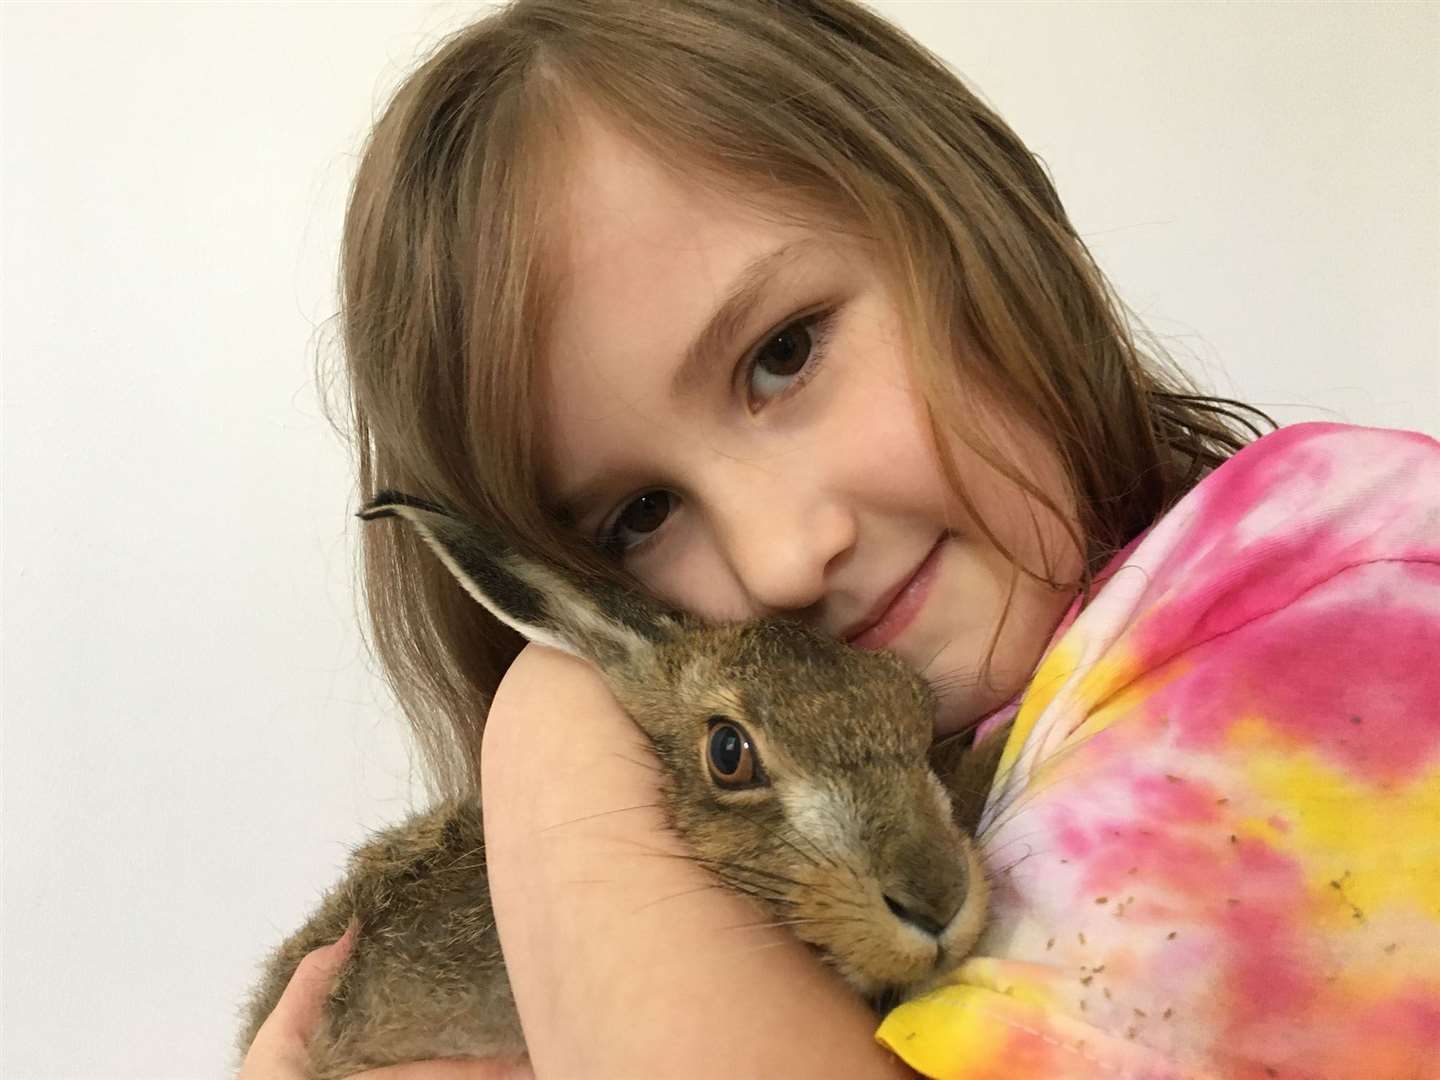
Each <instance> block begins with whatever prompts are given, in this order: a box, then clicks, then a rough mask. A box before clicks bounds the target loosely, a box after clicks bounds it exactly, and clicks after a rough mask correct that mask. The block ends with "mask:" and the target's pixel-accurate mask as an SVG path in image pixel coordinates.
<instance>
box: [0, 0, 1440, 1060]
mask: <svg viewBox="0 0 1440 1080" xmlns="http://www.w3.org/2000/svg"><path fill="white" fill-rule="evenodd" d="M876 6H877V7H878V8H880V9H881V10H882V11H883V12H885V13H886V14H888V15H890V16H891V17H892V18H894V19H896V20H897V21H898V22H900V23H901V24H902V25H904V26H906V27H907V28H909V29H910V30H912V31H913V32H915V33H916V34H917V35H918V36H919V37H920V38H921V40H923V41H925V42H927V43H929V44H930V45H931V47H933V48H934V49H936V50H937V51H938V52H940V53H941V54H942V55H944V56H945V57H946V58H947V59H949V60H950V61H952V62H953V63H954V64H955V65H956V66H957V67H958V68H959V69H960V70H961V71H962V72H963V73H964V74H965V76H966V77H967V78H968V79H969V81H970V82H971V84H972V85H973V86H975V87H977V88H978V89H979V90H980V91H981V92H982V93H983V94H984V95H985V96H986V98H987V99H988V100H990V101H991V102H992V103H993V104H994V105H996V106H997V107H998V109H999V110H1000V112H1001V113H1002V115H1004V116H1005V117H1006V118H1007V119H1008V120H1009V121H1010V122H1011V123H1012V125H1013V126H1014V127H1015V128H1016V129H1017V130H1018V131H1019V132H1020V134H1021V135H1022V137H1024V138H1026V139H1027V141H1028V142H1029V143H1030V145H1031V146H1032V148H1033V149H1034V150H1035V151H1036V152H1037V153H1039V154H1040V155H1041V156H1042V157H1043V158H1044V159H1045V160H1046V161H1047V162H1048V164H1049V166H1050V168H1051V169H1052V171H1053V173H1054V175H1055V178H1056V181H1057V183H1058V186H1059V189H1060V192H1061V195H1062V197H1063V198H1064V199H1065V201H1066V204H1067V206H1068V208H1069V210H1070V212H1071V214H1072V217H1073V218H1074V220H1075V222H1076V224H1077V227H1078V228H1079V229H1080V231H1081V232H1082V233H1083V234H1084V235H1086V237H1087V238H1088V239H1089V240H1090V241H1091V243H1092V245H1093V247H1094V250H1095V252H1096V255H1097V257H1098V258H1099V260H1100V262H1101V265H1102V266H1103V267H1105V268H1106V269H1107V270H1108V271H1109V272H1110V273H1111V274H1112V276H1113V278H1114V279H1115V281H1116V283H1117V285H1118V287H1119V289H1120V292H1121V294H1122V295H1123V296H1124V297H1126V299H1127V300H1129V301H1130V303H1131V304H1132V306H1134V307H1135V308H1136V309H1137V310H1138V311H1139V312H1140V313H1141V315H1142V316H1143V317H1144V318H1146V319H1147V320H1148V322H1149V323H1150V325H1151V326H1152V327H1153V328H1154V329H1155V330H1157V331H1158V332H1160V333H1161V334H1163V335H1166V336H1167V339H1168V340H1169V343H1170V344H1171V345H1173V346H1174V347H1176V348H1177V349H1178V350H1179V351H1180V353H1181V355H1182V356H1183V355H1187V354H1188V355H1189V357H1190V360H1191V363H1192V366H1193V367H1194V368H1195V370H1197V371H1198V373H1199V374H1200V375H1201V376H1202V378H1204V379H1205V380H1206V381H1207V382H1208V383H1209V384H1210V385H1211V386H1212V387H1213V388H1215V389H1218V390H1220V391H1222V392H1227V393H1232V394H1235V395H1238V396H1241V397H1244V398H1247V399H1250V400H1252V401H1255V402H1258V403H1261V404H1263V405H1265V406H1266V407H1268V408H1270V409H1271V410H1272V411H1273V412H1274V413H1275V415H1276V416H1277V417H1279V418H1281V419H1283V420H1285V421H1296V420H1303V419H1316V418H1328V419H1339V420H1348V421H1353V422H1358V423H1366V424H1380V425H1391V426H1401V427H1411V428H1418V429H1421V430H1425V431H1428V432H1430V433H1432V434H1440V317H1437V300H1440V163H1437V144H1440V6H1436V5H1434V4H1420V3H1415V4H1407V3H1399V4H1374V5H1370V4H1366V5H1331V4H1308V3H1302V4H1286V5H1275V6H1253V5H1249V4H1228V5H1223V6H1221V5H1215V6H1211V5H1204V4H1196V5H1187V4H1175V5H1138V4H1137V5H1119V4H1092V3H1065V4H1048V3H1047V4H1026V5H1021V4H963V5H962V4H958V3H945V2H931V3H926V2H911V3H879V4H876ZM479 10H480V7H479V6H478V5H475V4H460V3H443V4H442V3H415V4H408V3H349V4H301V3H291V4H269V5H265V6H259V5H231V4H226V5H220V4H206V5H191V6H179V5H155V6H151V5H141V4H122V3H104V4H77V3H70V4H63V5H62V4H19V3H11V4H9V5H7V6H5V7H4V9H3V11H0V17H3V23H0V26H3V65H0V67H3V83H0V89H3V145H4V172H3V179H4V188H3V203H4V215H3V226H4V236H3V257H4V262H3V288H4V293H3V306H0V317H3V320H4V322H3V379H4V382H3V405H4V415H3V447H4V458H3V467H4V477H3V482H4V487H3V492H4V507H3V508H4V538H3V541H4V547H3V562H4V566H3V575H4V576H3V588H4V595H3V605H0V611H3V618H4V623H3V649H4V654H3V658H4V669H3V695H4V697H3V707H4V713H3V718H4V726H3V735H0V740H3V741H0V752H3V759H0V760H3V783H0V790H3V804H0V810H3V819H0V820H3V860H4V862H3V923H0V932H3V936H0V948H3V954H0V971H3V995H0V1025H3V1027H0V1040H3V1043H0V1074H3V1075H4V1076H5V1077H9V1078H16V1080H22V1078H25V1080H28V1078H32V1077H33V1078H41V1077H65V1078H71V1077H115V1078H119V1077H136V1078H141V1077H143V1078H164V1077H218V1076H221V1075H223V1074H224V1072H225V1067H226V1061H227V1055H228V1050H229V1045H230V1040H231V1038H232V1035H233V1031H234V1028H235V1021H234V1015H233V1010H234V1009H235V1007H236V1005H237V1003H238V1002H239V1000H240V999H241V996H242V993H243V991H244V989H245V987H246V986H247V984H248V983H249V981H250V980H251V978H252V976H253V974H254V971H255V965H256V963H257V962H258V961H259V959H260V958H261V956H262V955H263V954H264V952H265V950H266V949H267V948H268V947H269V946H270V945H271V944H272V943H273V942H274V941H276V940H278V939H279V937H281V936H282V935H283V934H284V933H285V932H287V931H288V930H289V929H291V928H293V927H294V926H296V925H297V924H298V923H299V921H300V920H301V919H302V918H303V916H304V915H305V913H306V912H307V910H308V908H309V907H310V905H311V904H312V903H313V901H314V899H315V898H316V896H317V895H318V893H319V891H320V890H321V889H322V888H323V887H325V886H326V885H327V884H329V883H330V882H331V881H332V879H333V878H334V877H335V875H336V873H337V871H338V868H339V866H340V864H341V862H342V860H343V858H344V855H345V850H346V845H347V844H348V843H351V842H354V841H356V840H357V839H358V838H359V837H360V836H361V835H362V834H363V833H364V832H365V831H366V830H369V829H371V828H374V827H376V826H379V825H381V824H383V823H386V822H389V821H393V820H396V819H398V818H399V817H400V816H402V815H403V814H404V812H405V811H406V809H407V807H408V805H409V799H410V797H411V794H412V791H413V793H414V794H415V795H416V796H417V797H419V796H420V793H421V788H420V786H419V784H418V782H416V783H414V784H413V785H412V780H413V779H414V774H413V772H412V769H411V767H410V764H409V760H408V757H407V752H406V749H405V746H406V743H405V740H404V736H403V734H402V731H401V727H400V723H399V721H398V719H397V716H396V710H395V709H394V708H393V706H392V704H391V702H390V701H389V698H388V695H387V693H386V691H385V690H384V689H383V687H382V686H381V684H380V683H379V681H378V680H377V678H376V676H375V675H374V673H373V672H372V670H371V666H370V664H369V662H368V660H367V659H366V657H365V655H364V651H363V648H362V647H361V645H360V643H359V638H358V636H357V632H356V611H355V599H354V594H353V591H352V569H351V558H352V552H353V549H354V543H355V537H356V529H355V524H354V523H352V521H351V519H350V518H349V517H348V513H349V511H350V510H351V509H353V505H354V498H353V495H352V491H351V481H350V475H349V461H348V458H347V454H346V452H345V450H344V448H343V447H342V445H341V444H340V442H339V441H338V439H337V438H336V437H335V436H334V435H333V434H332V433H331V431H330V430H329V429H328V428H327V427H326V425H325V423H324V422H323V420H322V419H321V416H320V412H319V408H318V403H317V396H316V392H315V389H314V386H313V382H312V363H313V359H314V355H315V353H316V351H317V350H320V349H324V348H327V347H328V346H329V344H330V341H331V338H330V337H329V336H328V335H326V333H325V332H324V331H325V329H326V328H325V327H324V326H322V323H323V322H324V320H325V319H326V318H327V316H329V315H330V313H331V312H332V311H333V310H334V308H333V305H334V296H333V291H332V282H333V276H334V266H335V252H336V244H337V237H338V233H339V228H340V220H341V213H342V209H343V199H344V194H345V189H346V185H347V183H348V181H349V178H350V174H351V171H352V169H353V166H354V160H355V159H354V154H355V151H356V149H357V148H358V145H359V141H360V138H361V136H362V134H363V132H364V130H365V128H366V126H367V124H368V123H369V121H370V119H371V117H372V114H373V112H374V111H376V110H378V108H379V105H380V103H381V102H382V101H383V100H384V96H385V94H386V93H387V92H388V90H389V89H390V88H391V87H392V86H393V85H394V84H395V82H396V81H397V80H398V78H399V77H400V76H401V74H403V72H404V71H405V70H407V69H408V68H409V66H410V65H411V63H412V62H413V60H414V58H415V57H416V56H417V55H418V54H419V53H420V52H421V51H422V50H423V49H425V48H426V47H427V46H428V45H429V44H430V43H432V42H433V41H434V39H435V37H436V36H437V35H438V34H440V33H442V32H444V31H445V30H448V29H450V28H452V27H454V26H457V25H458V24H460V23H462V22H464V21H467V19H468V17H470V16H471V15H473V14H474V13H476V12H478V11H479ZM796 62H797V63H803V62H804V58H803V57H797V58H796Z"/></svg>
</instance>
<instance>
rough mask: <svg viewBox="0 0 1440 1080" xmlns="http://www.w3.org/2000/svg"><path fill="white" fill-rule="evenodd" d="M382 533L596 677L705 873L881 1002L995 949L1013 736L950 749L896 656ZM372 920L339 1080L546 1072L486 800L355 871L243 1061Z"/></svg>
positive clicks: (475, 549)
mask: <svg viewBox="0 0 1440 1080" xmlns="http://www.w3.org/2000/svg"><path fill="white" fill-rule="evenodd" d="M360 516H361V517H363V518H366V519H367V520H368V519H374V518H380V517H389V516H396V517H400V518H403V519H405V520H406V521H407V522H408V523H409V524H410V525H412V526H414V527H415V528H416V529H418V530H419V532H420V533H421V535H422V536H423V537H424V539H425V540H426V541H427V542H428V543H429V545H430V546H431V547H432V548H433V549H434V551H435V552H436V554H437V555H438V556H439V557H440V559H441V560H442V561H443V562H444V563H445V565H446V566H447V567H449V569H450V570H451V571H452V572H453V573H454V574H455V575H456V577H457V578H459V580H460V582H461V584H462V585H463V586H464V587H465V588H466V589H467V590H468V591H469V592H470V593H471V594H472V595H473V596H474V597H475V599H477V600H478V601H479V602H480V603H481V604H483V605H484V606H485V607H486V608H487V609H489V610H490V611H491V612H493V613H494V614H495V616H496V617H497V618H499V619H501V620H502V621H504V622H505V623H507V624H508V625H510V626H513V627H515V628H516V629H517V630H519V631H520V632H521V633H522V634H524V635H525V636H526V637H527V638H529V639H530V640H532V641H536V642H540V643H543V644H546V645H551V646H555V647H558V648H561V649H564V650H566V651H568V652H571V653H574V654H577V655H579V656H581V657H584V658H586V659H588V660H589V661H591V662H593V663H594V664H595V665H596V666H597V667H598V668H599V669H600V671H601V672H602V674H603V675H604V677H605V680H606V682H607V684H608V685H609V687H610V689H611V691H612V692H613V693H614V695H615V697H616V699H617V700H618V701H619V702H620V704H621V705H622V706H623V707H624V709H625V710H626V711H627V712H628V713H629V715H630V716H631V717H632V718H633V719H634V721H635V723H636V724H637V725H638V726H639V727H640V729H641V730H642V731H643V732H644V733H645V735H646V736H648V737H649V740H650V742H651V743H652V744H653V746H654V749H655V752H656V754H657V755H658V756H659V759H660V762H661V766H662V776H663V789H664V790H663V795H662V801H663V810H664V811H665V813H666V816H667V818H668V820H669V822H670V824H671V825H672V826H673V828H674V829H675V830H676V832H677V833H678V834H679V835H680V836H681V837H682V838H683V840H684V841H685V842H686V844H687V845H688V846H689V847H690V848H691V850H692V851H693V852H694V853H695V855H696V857H697V858H698V861H699V863H700V864H701V865H702V866H704V867H706V868H707V869H708V870H709V871H710V872H711V873H712V874H713V875H714V877H715V880H716V882H717V884H719V885H721V886H724V887H728V888H731V889H734V890H736V891H737V892H740V893H742V894H744V895H747V896H749V897H750V898H751V899H752V900H753V902H754V903H755V904H756V906H757V907H758V908H759V909H760V911H761V913H762V914H763V915H764V916H766V917H768V918H773V919H774V920H775V921H776V922H784V923H786V924H789V925H791V926H792V927H793V931H794V933H795V935H796V936H797V937H798V938H800V940H802V941H804V942H805V943H807V944H808V945H809V946H811V947H812V948H813V949H814V950H815V951H816V952H817V954H818V955H819V956H820V957H822V958H823V959H824V960H825V961H826V962H827V963H829V964H831V965H833V967H834V968H835V969H836V970H837V971H838V972H839V973H840V974H841V975H842V976H843V977H844V978H845V979H846V980H847V981H848V982H849V983H850V984H851V985H852V986H853V987H854V988H855V989H856V990H857V991H858V992H859V993H860V994H862V995H864V996H865V997H866V998H868V999H869V1000H870V1001H871V1003H872V1004H875V1005H876V1006H877V1007H878V1006H879V1005H880V1004H881V1003H885V1002H893V1001H895V1000H898V999H900V998H903V997H904V996H906V994H907V992H911V991H913V990H914V989H916V988H918V987H919V986H921V985H922V984H924V983H926V982H928V981H930V980H933V979H935V978H937V977H938V976H940V975H942V974H943V973H944V972H946V971H948V970H949V969H951V968H953V967H954V966H955V965H956V964H958V963H959V962H960V960H962V959H963V958H964V957H965V955H966V953H967V952H968V951H969V950H970V949H971V947H972V946H973V945H974V943H975V940H976V938H977V937H978V935H979V933H980V930H981V927H982V924H983V920H984V915H985V905H986V895H987V892H986V883H985V877H984V872H983V870H982V868H981V865H980V862H979V860H978V857H977V854H976V852H975V850H974V849H973V847H972V845H971V841H970V839H969V835H968V833H969V830H970V829H971V828H973V826H974V823H975V820H976V819H977V818H978V816H979V812H980V809H981V806H982V804H983V800H984V795H985V790H986V788H987V787H988V782H989V777H990V774H991V772H993V769H994V765H995V762H996V760H997V756H998V750H999V747H1000V745H1001V744H1003V742H1004V738H1003V732H1002V733H1001V734H1000V735H999V736H998V737H995V736H992V737H990V738H987V740H986V743H985V745H984V746H983V747H979V748H974V749H971V748H968V747H966V746H964V745H963V740H960V741H956V740H951V741H948V742H947V744H946V746H945V747H943V748H941V749H938V750H937V749H936V748H932V747H931V735H932V724H933V712H934V704H933V699H932V696H931V692H930V690H929V688H928V687H927V685H926V684H925V683H924V682H923V681H922V680H921V679H920V678H919V677H918V676H917V675H916V674H915V673H914V672H912V671H911V670H910V669H909V668H907V667H906V666H905V665H904V664H902V663H901V662H900V661H899V660H898V659H897V658H895V657H894V656H893V655H891V654H889V653H886V652H863V651H860V650H857V649H853V648H850V647H848V646H846V645H844V644H842V643H841V642H839V641H836V640H834V639H832V638H829V637H826V636H824V635H823V634H820V633H819V632H817V631H814V630H811V629H808V628H806V627H804V626H802V625H800V624H799V623H796V622H791V621H786V620H782V619H765V620H761V621H756V622H750V623H744V624H737V625H727V626H713V625H706V624H703V623H701V622H699V621H697V620H695V619H693V618H691V617H689V616H686V615H684V614H682V613H679V612H675V611H669V610H663V609H661V608H659V607H657V606H656V605H654V604H653V603H651V602H649V601H648V600H642V599H641V598H640V597H638V596H637V595H635V594H633V593H630V592H627V591H625V590H624V589H622V588H617V587H615V586H613V585H611V584H608V583H598V582H593V581H580V580H577V579H575V578H574V577H573V576H572V575H569V574H568V573H566V572H562V570H561V569H560V568H558V567H555V566H551V565H546V564H541V563H539V562H537V561H535V560H533V559H531V558H529V557H527V556H525V555H523V554H522V553H520V552H518V551H516V550H515V549H514V548H513V547H512V546H511V545H509V544H507V543H506V542H504V541H503V540H502V539H501V538H500V537H498V536H497V535H495V534H494V533H492V532H490V531H487V530H485V529H482V528H479V527H477V526H475V525H472V524H469V523H467V522H464V521H461V520H458V519H457V518H455V517H454V516H452V515H450V514H448V513H446V512H445V511H443V510H442V509H440V508H439V507H436V506H433V505H431V504H429V503H426V502H423V501H421V500H418V499H414V498H410V497H407V496H404V495H400V494H396V493H390V492H387V493H383V494H381V495H380V496H378V497H377V498H376V499H375V500H374V501H372V502H371V503H370V504H369V505H368V506H367V507H366V508H365V509H364V510H363V511H361V514H360ZM937 773H938V776H937ZM942 780H943V781H944V782H943V783H942ZM352 917H354V918H355V919H356V920H357V921H358V931H357V935H356V939H355V944H354V947H353V950H352V952H351V954H350V957H349V960H348V961H347V963H346V965H345V967H344V968H343V969H342V971H341V972H340V974H339V975H338V976H337V978H336V982H335V986H334V988H333V991H332V993H331V995H330V998H329V1000H328V1002H327V1005H326V1012H325V1015H324V1017H323V1020H322V1023H321V1027H320V1030H319V1032H318V1034H317V1035H316V1037H315V1040H314V1041H313V1043H312V1045H311V1057H310V1067H311V1070H312V1072H313V1075H314V1076H315V1077H316V1078H317V1080H330V1078H335V1077H342V1076H346V1075H348V1074H350V1073H354V1072H357V1071H360V1070H362V1069H366V1068H374V1067H377V1066H381V1065H387V1064H393V1063H398V1062H403V1061H414V1060H419V1059H426V1058H435V1057H452V1056H467V1057H490V1056H513V1055H518V1054H521V1053H523V1052H524V1049H525V1045H524V1040H523V1037H522V1034H521V1030H520V1023H519V1018H518V1016H517V1014H516V1011H515V1003H514V1000H513V998H512V996H511V991H510V984H509V979H508V978H507V975H506V972H505V964H504V959H503V957H502V956H501V952H500V943H499V939H498V937H497V935H496V929H495V921H494V918H493V915H492V913H491V907H490V895H489V889H488V885H487V881H486V876H485V840H484V833H483V829H482V823H481V813H480V806H479V802H478V800H470V801H450V802H447V803H443V804H441V805H439V806H436V807H434V808H433V809H431V810H429V811H427V812H425V813H421V814H417V815H415V816H413V817H411V818H410V819H409V820H407V821H405V822H404V823H402V824H400V825H398V826H395V827H393V828H390V829H386V830H384V831H382V832H380V833H378V834H376V835H375V836H373V837H372V838H371V839H369V840H368V841H367V842H366V843H364V844H363V846H361V847H360V848H359V849H358V850H356V851H355V853H354V855H353V857H352V858H351V861H350V865H349V869H348V872H347V873H346V875H345V877H344V878H343V880H341V881H340V883H339V884H337V885H336V886H334V887H333V888H332V889H331V890H330V891H329V892H328V893H327V894H326V895H325V897H324V898H323V900H322V901H321V903H320V905H319V908H318V910H317V911H316V912H315V913H314V914H313V915H312V917H311V918H310V920H309V921H308V922H307V923H306V924H305V925H304V926H303V927H302V928H301V929H300V930H299V931H297V932H296V933H294V934H293V935H291V936H290V937H289V938H288V939H287V940H286V941H285V942H284V943H283V944H281V945H280V946H279V948H278V949H276V950H275V952H274V953H273V954H272V956H271V957H270V958H269V960H268V961H267V964H266V969H265V973H264V976H263V978H262V980H261V982H260V984H259V986H258V987H257V988H256V990H255V991H254V994H253V997H252V999H251V1001H250V1003H249V1006H248V1017H247V1022H246V1024H245V1028H244V1031H243V1033H242V1035H241V1038H240V1040H239V1049H240V1055H241V1056H242V1057H243V1056H244V1053H245V1052H246V1050H247V1049H248V1047H249V1045H250V1042H251V1041H252V1040H253V1038H254V1035H255V1032H256V1030H257V1029H258V1028H259V1026H260V1024H261V1022H262V1021H263V1020H264V1019H265V1017H266V1016H268V1015H269V1013H270V1011H271V1010H272V1009H273V1008H274V1006H275V1003H276V1001H277V1000H278V999H279V996H280V993H281V991H282V990H283V989H284V987H285V985H286V983H287V982H288V981H289V979H290V976H291V974H292V973H293V972H294V970H295V967H296V965H297V964H298V963H299V961H300V959H301V958H302V957H303V956H304V955H305V954H306V953H307V952H309V951H310V950H311V949H314V948H316V947H318V946H320V945H323V944H326V943H328V942H331V941H333V940H335V939H336V938H337V937H339V936H340V934H341V933H342V932H343V931H344V930H345V927H346V925H347V924H348V923H349V922H350V920H351V918H352Z"/></svg>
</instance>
